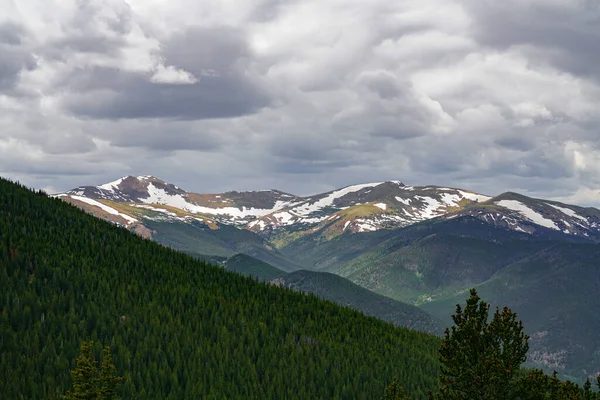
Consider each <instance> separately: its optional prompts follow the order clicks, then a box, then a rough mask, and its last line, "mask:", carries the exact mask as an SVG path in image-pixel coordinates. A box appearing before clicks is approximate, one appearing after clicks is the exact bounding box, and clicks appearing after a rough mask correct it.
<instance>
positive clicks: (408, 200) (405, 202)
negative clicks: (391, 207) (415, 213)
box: [394, 196, 412, 206]
mask: <svg viewBox="0 0 600 400" xmlns="http://www.w3.org/2000/svg"><path fill="white" fill-rule="evenodd" d="M394 198H395V199H396V201H397V202H398V203H402V204H404V205H407V206H409V205H410V202H411V201H412V199H403V198H402V197H398V196H396V197H394Z"/></svg>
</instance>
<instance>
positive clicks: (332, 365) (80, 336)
mask: <svg viewBox="0 0 600 400" xmlns="http://www.w3.org/2000/svg"><path fill="white" fill-rule="evenodd" d="M0 287H1V288H2V294H1V295H0V398H2V399H4V398H6V399H21V398H23V399H55V398H58V397H59V396H60V395H61V394H63V393H65V391H66V390H67V389H68V388H69V387H70V385H71V375H70V370H71V369H73V367H74V361H75V358H76V356H77V354H78V347H79V344H80V342H81V341H83V340H96V341H98V342H100V343H102V344H104V345H110V346H111V350H112V352H113V357H114V361H115V365H116V368H117V371H118V373H119V374H120V375H122V376H124V377H125V383H124V385H123V387H122V388H121V389H120V391H121V393H120V394H121V396H122V397H123V398H128V399H129V398H139V399H182V398H203V399H227V398H229V399H234V398H244V399H253V398H260V399H265V398H282V399H284V398H285V399H294V398H298V399H308V398H310V399H335V398H358V399H371V398H377V397H379V396H381V394H382V392H383V388H384V387H385V386H386V385H387V384H388V383H389V382H391V380H392V377H393V376H394V375H397V376H398V381H399V383H400V384H401V385H403V386H404V387H405V388H406V390H407V393H408V394H409V395H411V396H412V397H413V398H414V399H419V398H424V397H425V395H426V391H427V389H429V388H433V387H435V386H436V375H437V371H438V361H437V353H436V351H437V348H438V346H439V340H438V339H437V338H435V337H432V336H429V335H426V334H421V333H417V332H414V331H410V330H406V329H402V328H394V327H393V326H392V325H391V324H388V323H385V322H382V321H380V320H377V319H375V318H369V317H365V316H364V315H362V314H360V313H358V312H356V311H353V310H351V309H348V308H342V307H339V306H337V305H335V304H333V303H330V302H325V301H321V300H319V299H318V298H316V297H315V296H309V295H304V294H300V293H296V292H293V291H290V290H286V289H283V288H279V287H275V286H269V285H266V284H262V283H259V282H256V281H254V280H252V279H250V278H247V277H243V276H241V275H239V274H235V273H231V272H228V271H225V270H223V269H222V268H217V267H213V266H210V265H207V264H205V263H202V262H200V261H198V260H195V259H193V258H192V257H190V256H187V255H185V254H183V253H180V252H176V251H173V250H170V249H168V248H165V247H162V246H161V245H158V244H156V243H154V242H152V241H149V240H145V239H142V238H140V237H138V236H136V235H134V234H132V233H130V232H128V231H127V230H126V229H123V228H118V227H116V226H114V225H112V224H110V223H107V222H104V221H102V220H100V219H97V218H95V217H93V216H90V215H87V214H85V213H84V212H82V211H80V210H78V209H77V208H75V207H73V206H71V205H69V204H66V203H65V202H63V201H61V200H58V199H52V198H48V197H47V196H46V195H45V194H43V193H40V192H38V193H34V192H32V191H30V190H28V189H26V188H24V187H22V186H18V185H16V184H14V183H11V182H8V181H6V180H2V179H0ZM96 350H97V352H99V351H101V349H99V348H98V349H96ZM97 355H99V354H97Z"/></svg>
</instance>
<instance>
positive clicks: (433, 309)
mask: <svg viewBox="0 0 600 400" xmlns="http://www.w3.org/2000/svg"><path fill="white" fill-rule="evenodd" d="M55 196H57V197H60V198H62V199H63V200H65V201H67V202H70V203H72V204H74V205H76V206H78V207H80V208H83V209H84V210H86V211H88V212H89V213H92V214H94V215H96V216H98V217H100V218H103V219H106V220H109V221H112V222H113V223H115V224H118V225H121V226H124V227H126V228H128V229H130V230H132V231H134V232H137V233H138V234H139V235H142V236H145V237H147V238H152V239H154V240H155V241H157V242H159V243H162V244H164V245H167V246H170V247H174V248H177V249H179V250H183V251H185V252H187V253H189V254H191V255H194V256H196V257H199V258H202V259H208V260H210V261H211V262H213V263H216V264H218V265H222V266H223V267H224V268H233V269H234V270H236V271H237V272H241V273H245V274H247V275H253V276H256V277H257V278H259V279H262V280H265V281H268V282H272V283H273V284H278V285H286V286H288V287H293V288H296V289H297V290H301V291H308V292H312V293H315V294H317V295H319V296H321V297H326V298H329V299H331V300H334V301H336V302H338V303H340V304H344V305H350V306H352V307H355V308H357V302H356V301H355V299H354V298H355V297H356V296H363V295H364V294H365V292H360V293H362V294H360V295H357V288H358V289H363V290H364V289H367V290H368V291H370V292H372V293H373V294H377V295H381V296H385V297H386V298H390V299H393V300H394V301H396V302H397V303H394V306H393V307H392V308H393V309H394V312H392V314H393V315H397V316H398V315H404V317H402V318H396V320H394V322H395V323H397V324H399V325H402V326H408V327H413V328H414V327H417V328H419V329H423V330H427V331H429V332H436V330H437V332H439V330H438V329H439V326H440V325H439V322H436V321H439V320H442V322H444V323H450V321H449V315H450V314H451V313H452V312H453V311H454V305H455V304H456V303H457V302H458V300H460V299H462V298H464V297H465V294H466V293H467V290H468V289H469V288H471V287H478V288H480V290H481V291H482V292H483V293H484V294H487V295H488V296H489V297H490V298H489V300H490V301H491V302H492V303H493V304H496V305H500V306H502V305H507V306H509V307H512V308H514V309H515V310H516V311H517V312H518V313H519V316H520V317H521V318H522V319H523V321H524V322H525V325H526V326H529V327H530V329H531V331H530V332H529V333H530V335H531V336H532V346H531V351H530V361H531V362H533V363H535V364H536V365H541V366H544V367H547V368H556V369H558V370H559V371H561V372H564V373H566V374H571V375H572V376H574V377H582V376H585V375H588V374H591V373H594V372H598V371H600V336H599V335H597V334H596V332H598V331H599V330H600V320H599V319H598V318H596V317H594V313H593V312H592V311H589V310H594V309H599V308H600V298H599V296H597V293H598V290H600V264H599V262H598V261H597V260H598V258H594V257H593V256H590V255H594V254H597V253H598V252H599V249H600V245H599V244H598V242H599V241H600V210H598V209H595V208H586V207H579V206H576V205H570V204H564V203H560V202H556V201H550V200H544V199H535V198H531V197H527V196H524V195H521V194H518V193H513V192H507V193H502V194H499V195H497V196H489V195H484V194H479V193H475V192H472V191H468V190H464V189H456V188H449V187H440V186H431V185H430V186H408V185H405V184H403V183H402V182H400V181H388V182H378V183H366V184H358V185H352V186H348V187H345V188H340V189H336V190H333V191H330V192H327V193H321V194H316V195H312V196H297V195H293V194H290V193H285V192H282V191H278V190H262V191H246V192H236V191H232V192H225V193H218V194H199V193H192V192H187V191H185V190H183V189H181V188H179V187H178V186H175V185H173V184H170V183H167V182H164V181H162V180H160V179H158V178H156V177H152V176H139V177H133V176H128V177H124V178H121V179H118V180H116V181H114V182H111V183H107V184H103V185H99V186H82V187H78V188H75V189H73V190H70V191H67V192H64V193H59V194H57V195H55ZM240 257H242V258H241V260H242V262H240ZM244 257H249V258H244ZM319 274H320V275H319ZM549 276H551V277H552V278H549ZM340 280H341V281H340ZM315 282H318V285H317V284H315ZM333 288H335V289H333ZM580 288H585V290H580ZM369 304H372V305H373V306H369V307H364V309H363V310H362V311H363V312H365V313H368V314H371V315H375V316H378V317H380V318H384V319H386V317H385V315H388V316H389V315H390V312H389V311H386V310H387V309H386V307H389V306H383V305H381V304H383V303H381V302H380V299H379V298H377V299H371V300H370V303H369ZM378 304H379V305H378ZM414 306H418V307H419V309H416V308H410V309H409V308H407V307H414ZM394 307H397V308H394ZM406 310H412V311H411V313H409V314H407V313H406ZM415 310H418V311H419V312H420V311H421V310H425V311H427V312H428V313H430V314H431V318H430V319H427V318H425V317H424V316H423V314H418V313H416V311H415ZM550 310H552V311H550ZM403 313H404V314H403ZM579 317H581V318H579ZM387 320H388V321H389V320H393V319H390V318H387ZM415 323H416V325H415ZM411 324H412V325H411ZM582 327H583V328H582Z"/></svg>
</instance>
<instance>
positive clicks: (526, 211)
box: [496, 200, 560, 230]
mask: <svg viewBox="0 0 600 400" xmlns="http://www.w3.org/2000/svg"><path fill="white" fill-rule="evenodd" d="M496 204H497V205H499V206H500V207H504V208H508V209H509V210H513V211H517V212H518V213H520V214H521V215H522V216H524V217H525V218H527V219H528V220H530V221H531V222H533V223H534V224H537V225H540V226H543V227H546V228H550V229H555V230H560V228H559V227H558V226H556V224H555V223H554V221H552V220H550V219H547V218H544V217H543V216H542V215H541V214H539V213H537V212H535V211H534V210H532V209H531V208H529V207H527V206H526V205H525V204H523V203H521V202H520V201H517V200H500V201H498V202H496Z"/></svg>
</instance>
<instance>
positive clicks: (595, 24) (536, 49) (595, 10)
mask: <svg viewBox="0 0 600 400" xmlns="http://www.w3.org/2000/svg"><path fill="white" fill-rule="evenodd" d="M465 4H466V5H467V9H468V10H469V11H470V12H471V13H472V15H473V17H474V22H475V24H474V34H475V37H476V38H477V40H478V41H479V42H480V43H482V44H484V45H486V46H492V47H495V48H500V49H506V48H508V47H510V46H514V45H524V46H528V48H527V49H526V50H525V51H526V52H527V53H528V54H529V56H530V57H531V61H532V62H535V60H536V59H537V60H540V61H548V62H550V63H551V64H552V65H554V66H556V67H558V68H560V69H562V70H565V71H568V72H570V73H573V74H576V75H582V76H595V77H596V78H600V69H598V67H597V66H598V64H599V63H600V52H598V43H600V6H599V3H598V2H597V1H595V0H584V1H578V2H571V4H568V3H567V2H565V3H564V4H559V3H556V2H554V3H553V2H548V3H545V4H543V3H542V2H537V1H536V2H534V3H530V2H528V1H517V0H513V1H511V2H509V3H505V2H503V3H497V2H491V1H479V0H466V1H465Z"/></svg>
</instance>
